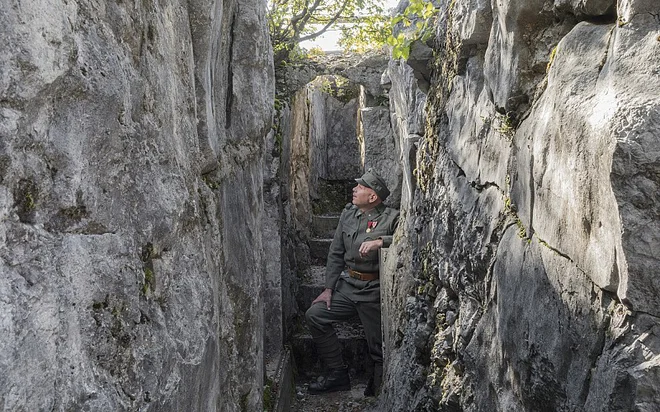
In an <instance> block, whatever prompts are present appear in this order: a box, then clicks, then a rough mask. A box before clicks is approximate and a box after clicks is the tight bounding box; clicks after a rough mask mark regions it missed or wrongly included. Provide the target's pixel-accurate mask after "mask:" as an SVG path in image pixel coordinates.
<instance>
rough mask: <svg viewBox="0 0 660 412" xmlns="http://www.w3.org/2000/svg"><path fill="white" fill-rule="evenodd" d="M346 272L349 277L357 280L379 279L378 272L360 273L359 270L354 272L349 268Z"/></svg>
mask: <svg viewBox="0 0 660 412" xmlns="http://www.w3.org/2000/svg"><path fill="white" fill-rule="evenodd" d="M346 271H347V272H348V276H350V277H352V278H353V279H357V280H364V281H369V280H376V279H378V278H379V275H378V272H358V271H357V270H353V269H351V268H347V269H346Z"/></svg>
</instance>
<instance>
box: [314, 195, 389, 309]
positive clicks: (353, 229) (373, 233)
mask: <svg viewBox="0 0 660 412" xmlns="http://www.w3.org/2000/svg"><path fill="white" fill-rule="evenodd" d="M370 222H371V223H370ZM398 223H399V211H398V210H396V209H392V208H389V207H386V206H385V205H383V204H382V203H381V204H380V205H378V206H376V207H375V208H374V209H372V210H370V211H369V212H367V213H366V214H363V213H362V211H360V209H358V208H357V206H355V205H353V204H350V203H349V204H347V205H346V207H345V208H344V210H343V212H342V214H341V217H340V219H339V225H337V230H336V231H335V236H334V238H333V239H332V243H331V245H330V252H329V253H328V263H327V265H326V270H325V287H326V288H329V289H337V290H339V291H340V292H342V293H343V294H345V295H347V296H348V297H349V298H351V299H353V300H356V301H374V300H378V299H379V298H380V280H378V279H376V280H372V281H362V280H357V279H353V278H349V277H346V276H342V272H343V271H344V269H345V268H346V267H349V268H351V269H353V270H357V271H359V272H378V264H379V262H378V251H377V250H375V251H372V252H370V253H369V255H367V256H366V257H364V258H362V257H360V253H359V250H360V245H361V244H362V242H364V241H367V240H376V239H383V247H384V248H386V247H389V246H390V245H391V244H392V235H393V234H394V231H395V230H396V227H397V225H398ZM367 229H369V232H367ZM340 278H341V281H340Z"/></svg>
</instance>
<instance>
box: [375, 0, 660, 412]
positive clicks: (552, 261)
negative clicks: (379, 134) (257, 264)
mask: <svg viewBox="0 0 660 412" xmlns="http://www.w3.org/2000/svg"><path fill="white" fill-rule="evenodd" d="M659 15H660V5H658V3H657V2H656V1H650V0H622V1H619V2H615V1H598V0H594V1H579V2H578V1H554V2H553V1H544V0H535V1H526V2H516V1H508V0H506V1H498V2H490V1H482V0H470V1H466V2H453V1H452V2H450V1H440V18H439V21H438V31H437V38H436V46H435V48H436V50H435V52H436V55H437V56H438V57H437V59H436V60H435V61H432V62H431V64H432V67H433V68H434V78H433V79H432V81H431V87H430V89H429V92H428V95H427V96H421V95H420V90H419V87H417V84H418V83H417V79H416V78H415V76H414V74H415V73H414V72H413V70H412V68H411V67H410V66H409V65H406V64H402V63H392V64H391V65H390V69H389V77H390V79H391V83H392V92H391V99H392V100H391V107H392V108H393V110H394V112H393V116H392V119H393V125H394V129H395V131H396V132H397V136H398V139H399V147H400V148H401V158H402V161H403V170H404V179H403V196H402V209H403V212H404V213H403V214H404V216H405V217H406V221H405V224H403V225H402V231H401V233H399V236H400V241H399V242H398V243H397V244H396V246H395V247H394V248H393V249H391V250H390V253H389V254H388V260H387V267H388V279H389V280H388V282H389V283H388V285H387V287H386V288H385V290H386V293H387V294H388V295H387V297H386V299H385V301H386V303H387V305H388V313H389V314H390V320H389V322H390V324H389V325H388V330H389V333H388V336H387V337H386V339H387V342H388V343H389V345H388V373H387V378H386V389H385V394H384V396H383V398H382V399H381V401H382V405H381V406H382V407H383V408H386V409H387V410H429V411H430V410H447V411H449V410H470V411H494V410H503V411H582V410H584V411H623V410H625V411H632V410H639V411H651V410H657V409H659V408H660V387H659V386H658V382H659V381H658V377H659V376H660V375H659V374H660V364H659V363H658V362H659V359H660V338H659V337H658V336H660V335H659V332H660V313H659V311H658V308H659V307H660V306H659V305H658V299H659V296H660V293H659V292H660V286H659V284H658V278H657V276H656V272H657V268H658V267H659V264H660V262H659V261H658V258H657V256H656V255H657V253H655V252H654V251H656V250H657V249H658V242H659V240H658V239H660V230H659V226H658V225H659V221H658V185H659V184H660V178H659V175H658V172H659V170H660V168H659V166H660V164H658V139H657V137H658V133H659V127H660V124H659V123H658V119H660V97H659V96H660V73H659V72H658V67H660V37H659V36H660V19H659V18H658V16H659ZM418 77H419V76H418ZM423 107H425V109H422V108H423ZM424 116H425V117H426V119H427V122H428V127H426V129H422V127H421V125H422V124H423V120H418V119H423V117H424ZM415 142H417V143H415ZM411 159H412V160H411ZM413 168H414V169H416V171H415V172H414V173H413V172H412V170H413ZM392 314H394V315H392ZM411 360H412V362H411Z"/></svg>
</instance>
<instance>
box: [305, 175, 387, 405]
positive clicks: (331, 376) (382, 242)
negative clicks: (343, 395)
mask: <svg viewBox="0 0 660 412" xmlns="http://www.w3.org/2000/svg"><path fill="white" fill-rule="evenodd" d="M355 180H356V181H357V183H358V185H357V186H356V187H355V188H354V189H353V201H352V204H351V203H349V204H348V205H346V207H345V208H344V210H343V212H342V214H341V217H340V219H339V225H338V226H337V230H336V231H335V236H334V238H333V240H332V244H331V245H330V252H329V253H328V263H327V266H326V272H325V290H324V291H323V292H322V293H321V294H320V295H319V296H318V297H317V298H316V299H314V301H313V302H312V306H311V307H310V308H309V309H308V310H307V313H306V318H307V324H308V325H309V328H310V332H311V334H312V337H313V338H314V342H315V344H316V348H317V351H318V353H319V355H320V356H321V358H322V359H323V361H324V362H325V365H326V367H327V368H328V371H327V373H326V375H325V376H323V377H320V378H319V379H318V380H317V381H316V382H312V383H310V384H309V387H308V391H309V393H311V394H319V393H324V392H335V391H343V390H349V389H350V388H351V382H350V378H349V376H348V366H347V365H345V364H344V361H343V358H342V353H341V346H340V344H339V340H338V339H337V333H336V332H335V329H334V327H333V326H332V323H333V322H337V321H342V320H348V319H350V318H352V317H353V316H355V315H358V316H359V317H360V321H361V322H362V325H363V326H364V332H365V336H366V338H367V345H368V347H369V355H370V356H371V358H372V359H373V361H374V373H373V375H372V376H371V378H370V379H369V384H368V385H367V388H366V389H365V391H364V394H365V396H374V395H375V394H376V393H377V392H378V390H379V388H380V384H381V382H382V376H383V348H382V334H381V319H380V280H379V276H378V275H379V273H378V264H379V261H378V249H380V248H383V247H385V248H386V247H389V246H390V245H391V243H392V235H393V234H394V231H395V230H396V227H397V224H398V221H399V212H398V211H397V210H395V209H391V208H389V207H386V206H385V205H384V204H383V201H384V200H385V199H386V198H387V196H388V195H389V194H390V191H389V190H388V189H387V185H386V184H385V181H384V180H383V179H382V178H381V177H380V176H379V175H378V174H377V173H376V172H374V171H371V170H370V171H368V172H367V173H365V174H364V175H363V176H362V177H360V178H359V179H355Z"/></svg>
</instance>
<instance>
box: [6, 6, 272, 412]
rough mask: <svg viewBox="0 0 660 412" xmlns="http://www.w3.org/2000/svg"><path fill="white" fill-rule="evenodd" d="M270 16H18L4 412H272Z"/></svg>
mask: <svg viewBox="0 0 660 412" xmlns="http://www.w3.org/2000/svg"><path fill="white" fill-rule="evenodd" d="M265 13H266V8H265V4H262V3H250V2H244V1H225V2H215V1H193V2H191V3H187V2H183V3H181V2H173V3H167V4H165V3H141V2H137V3H133V2H131V3H126V2H118V3H98V2H89V1H78V2H67V1H64V2H60V1H51V2H48V4H44V3H41V2H34V1H31V0H21V1H17V2H14V3H12V4H11V5H10V4H7V5H5V7H4V8H3V13H2V15H1V16H0V27H1V28H0V37H1V38H2V40H3V53H2V56H0V66H1V67H2V70H0V71H1V72H2V76H0V141H2V143H1V144H0V214H1V215H2V216H3V218H2V223H0V237H1V240H0V257H1V259H0V274H1V275H0V307H1V309H2V311H1V312H0V388H1V389H0V405H2V408H3V409H6V410H58V411H59V410H117V411H119V410H141V409H154V410H208V411H214V410H241V409H243V410H260V409H261V402H262V400H261V397H262V380H263V327H264V326H263V324H264V321H263V301H262V294H261V288H262V286H263V281H262V276H263V275H262V274H263V267H264V254H263V247H262V229H261V221H262V219H263V196H262V192H261V191H262V186H263V181H262V179H263V178H262V173H263V172H262V164H263V159H262V157H263V148H262V146H263V141H264V138H265V136H266V132H267V129H268V128H269V127H270V121H271V113H270V112H271V108H272V102H273V69H272V67H271V65H272V63H271V57H270V56H271V54H272V53H271V51H270V45H269V40H268V34H267V28H266V23H265ZM237 33H242V34H241V36H237V35H236V34H237ZM202 173H204V175H203V176H202Z"/></svg>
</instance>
